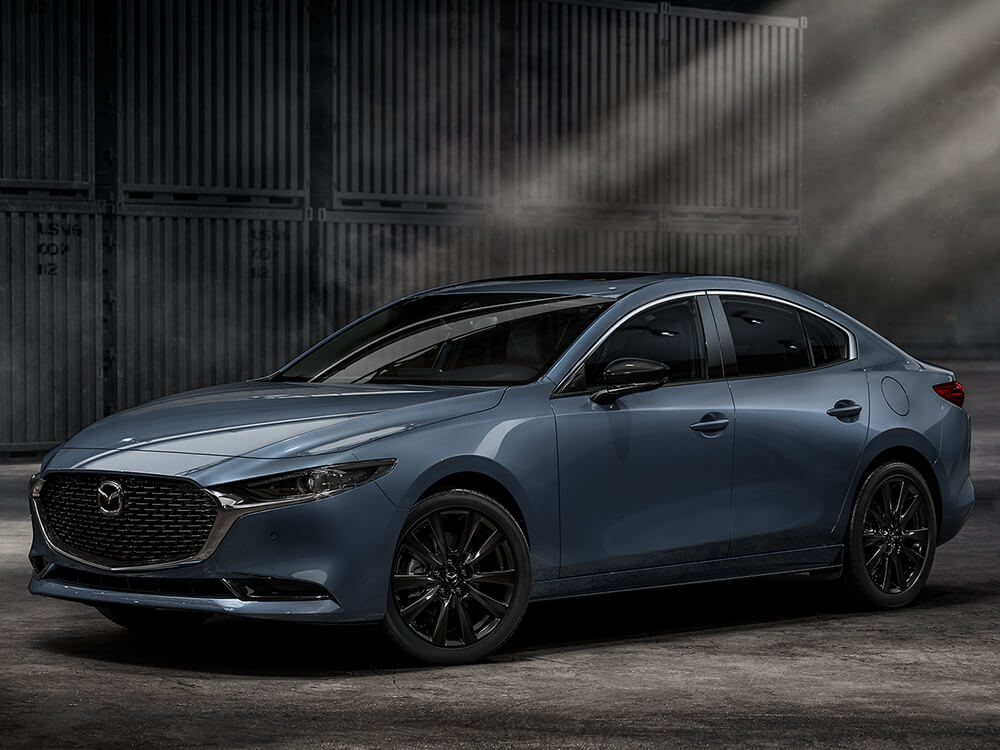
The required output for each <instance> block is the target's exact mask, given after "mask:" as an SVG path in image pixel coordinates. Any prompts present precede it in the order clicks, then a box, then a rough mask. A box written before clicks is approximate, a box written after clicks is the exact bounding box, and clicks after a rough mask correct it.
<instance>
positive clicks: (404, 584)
mask: <svg viewBox="0 0 1000 750" xmlns="http://www.w3.org/2000/svg"><path fill="white" fill-rule="evenodd" d="M519 580H520V576H519V573H518V570H517V563H516V557H515V554H514V549H513V545H512V541H511V539H510V538H509V537H508V536H507V534H506V533H505V532H504V531H503V530H502V529H501V528H500V525H499V524H497V523H495V522H494V521H493V520H492V519H490V518H489V517H487V516H486V515H484V514H483V513H480V512H478V511H476V510H474V509H471V508H460V507H459V508H454V507H453V508H444V509H441V510H437V511H434V512H431V513H429V514H428V515H426V516H424V517H423V518H421V519H420V520H418V521H417V522H416V523H415V524H413V525H412V526H411V527H410V528H409V530H408V531H407V532H406V533H405V534H404V536H403V538H402V539H401V540H400V543H399V546H398V549H397V552H396V558H395V560H394V561H393V569H392V578H391V592H392V601H393V602H394V604H395V606H396V610H397V612H398V614H399V617H400V618H401V620H402V621H403V623H405V625H406V626H407V627H408V628H409V630H410V631H412V633H414V634H415V635H416V636H418V637H419V638H420V639H422V640H423V641H425V642H426V643H428V644H432V645H433V646H436V647H438V648H462V647H467V646H471V645H473V644H475V643H477V642H479V641H481V640H482V639H483V638H485V637H487V636H488V635H490V633H492V632H494V631H495V630H496V629H497V627H498V626H499V625H500V623H501V622H502V621H503V619H504V617H505V616H507V614H508V612H509V611H510V610H511V605H512V603H513V602H514V599H515V596H516V593H517V586H518V585H519V584H518V581H519Z"/></svg>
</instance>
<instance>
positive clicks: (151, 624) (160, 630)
mask: <svg viewBox="0 0 1000 750" xmlns="http://www.w3.org/2000/svg"><path fill="white" fill-rule="evenodd" d="M97 611H98V612H100V613H101V614H102V615H104V616H105V617H107V618H108V619H109V620H111V622H113V623H115V624H116V625H121V626H122V627H123V628H127V629H128V630H131V631H133V632H135V633H139V634H142V635H169V634H175V633H178V632H183V631H185V630H193V629H194V628H196V627H198V626H199V625H201V624H202V623H204V622H205V621H206V620H207V619H208V618H209V617H211V616H212V615H211V614H210V613H208V612H184V611H179V610H175V609H151V608H149V607H132V606H129V605H115V604H112V605H107V606H100V607H97Z"/></svg>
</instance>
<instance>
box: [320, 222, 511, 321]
mask: <svg viewBox="0 0 1000 750" xmlns="http://www.w3.org/2000/svg"><path fill="white" fill-rule="evenodd" d="M320 216H321V220H320V221H317V222H316V233H317V240H316V242H317V246H318V248H319V251H320V254H321V255H322V263H323V271H322V277H321V284H320V286H321V287H322V295H321V296H320V297H319V298H318V299H317V304H318V306H319V309H320V310H323V311H324V315H325V321H326V328H327V330H328V332H330V333H332V332H333V331H334V330H336V329H337V328H339V327H340V326H343V325H345V324H346V323H349V322H350V321H352V320H354V319H355V318H357V317H358V316H360V315H363V314H364V313H367V312H369V311H370V310H373V309H375V308H376V307H379V306H381V305H383V304H385V303H386V302H390V301H391V300H393V299H396V298H398V297H402V296H404V295H406V294H411V293H413V292H418V291H421V290H423V289H429V288H431V287H435V286H440V285H442V284H451V283H456V282H461V281H471V280H475V279H479V278H484V277H487V276H491V275H497V274H494V273H493V270H492V269H493V266H492V265H491V264H492V263H493V259H492V257H491V253H492V240H493V234H494V230H493V229H492V228H491V227H490V226H489V225H488V223H487V222H486V221H484V219H483V217H477V216H452V217H447V216H444V217H443V216H434V215H420V214H389V213H386V214H377V213H357V214H352V213H351V212H334V211H327V212H323V213H321V215H320ZM499 275H503V274H499Z"/></svg>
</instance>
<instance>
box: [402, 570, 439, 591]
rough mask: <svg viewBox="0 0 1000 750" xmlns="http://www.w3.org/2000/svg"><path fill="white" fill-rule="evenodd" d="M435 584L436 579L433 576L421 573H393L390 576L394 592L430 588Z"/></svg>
mask: <svg viewBox="0 0 1000 750" xmlns="http://www.w3.org/2000/svg"><path fill="white" fill-rule="evenodd" d="M435 583H437V579H435V578H434V576H430V575H425V574H422V573H395V574H393V576H392V588H393V590H394V591H407V590H408V589H418V588H422V587H425V586H432V585H434V584H435Z"/></svg>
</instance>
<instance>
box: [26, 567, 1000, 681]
mask: <svg viewBox="0 0 1000 750" xmlns="http://www.w3.org/2000/svg"><path fill="white" fill-rule="evenodd" d="M997 596H1000V593H998V592H997V591H995V590H993V589H989V588H981V589H978V588H975V587H967V588H959V589H955V588H948V589H940V588H934V587H930V586H928V587H927V588H926V589H925V590H924V593H923V594H922V595H921V597H920V599H918V600H917V602H915V603H914V604H913V605H911V607H914V608H921V609H939V608H945V609H947V608H952V607H960V606H964V605H966V604H968V603H969V602H972V601H978V600H982V599H985V598H996V597H997ZM883 614H884V613H880V612H873V611H869V610H865V609H862V608H860V607H858V606H857V605H856V604H855V603H854V602H853V601H852V600H851V599H850V598H849V597H847V596H846V595H844V594H843V593H842V591H841V588H840V586H839V585H838V583H837V582H836V581H834V582H816V581H812V580H809V579H808V578H807V577H805V576H782V577H775V578H764V579H754V580H749V581H739V582H724V583H709V584H701V585H697V586H684V587H674V588H667V589H656V590H645V591H635V592H624V593H615V594H604V595H598V596H589V597H580V598H574V599H564V600H554V601H547V602H537V603H534V604H532V605H531V606H530V607H529V608H528V611H527V613H526V615H525V618H524V621H523V622H522V624H521V627H520V628H519V629H518V631H517V633H515V635H514V637H513V638H512V639H511V640H510V641H509V642H508V643H507V644H506V645H505V646H504V647H503V648H502V649H501V650H500V651H498V652H497V653H496V654H494V655H493V656H491V657H490V658H489V659H488V660H487V662H494V663H509V662H518V661H522V660H528V659H534V658H551V657H552V656H553V655H555V654H558V653H563V652H571V651H577V650H586V649H590V648H595V647H600V646H601V645H602V644H614V643H625V642H629V641H633V642H641V641H649V642H651V643H670V642H679V641H681V640H683V639H685V638H688V637H692V636H694V635H697V634H699V633H702V632H704V631H707V630H748V631H759V630H763V629H770V628H780V627H782V626H786V625H790V624H794V623H796V622H808V621H813V622H816V623H818V624H820V623H823V622H827V621H833V620H839V619H843V618H845V617H849V618H867V617H872V616H882V615H883ZM94 617H98V616H97V615H96V613H95V615H94ZM74 626H75V627H74V630H73V631H72V632H61V633H59V634H57V635H38V636H36V641H35V646H36V647H38V648H42V649H45V650H49V651H54V652H57V653H60V654H63V655H65V656H69V657H74V658H82V659H92V660H97V661H103V662H111V663H118V664H123V665H133V666H141V667H156V668H164V669H180V670H187V671H191V672H196V673H221V674H231V675H243V676H253V675H256V676H300V677H308V676H328V677H349V676H355V675H366V674H367V675H372V674H380V673H391V672H399V671H410V670H422V669H429V667H425V666H423V665H420V664H418V663H416V662H414V661H412V660H410V659H408V658H407V657H405V656H403V655H401V654H400V653H399V652H397V651H396V650H395V649H394V648H393V647H392V646H391V645H390V644H389V643H388V641H387V639H386V638H385V637H384V636H383V634H382V631H381V628H380V627H379V626H377V625H365V626H358V625H350V626H348V625H303V624H295V623H281V622H267V621H257V620H244V619H240V618H231V617H215V618H213V619H212V620H211V621H210V622H209V623H207V624H206V625H204V626H203V627H201V628H198V629H196V630H192V631H188V632H178V633H175V634H172V635H171V636H170V637H169V638H163V637H159V638H148V637H143V636H138V635H135V634H132V633H129V632H128V631H125V630H122V629H119V628H118V627H117V626H114V625H112V624H111V623H106V624H105V623H103V622H101V621H98V620H95V619H93V618H89V619H88V620H86V621H82V620H76V621H75V622H74Z"/></svg>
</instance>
